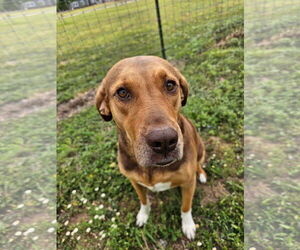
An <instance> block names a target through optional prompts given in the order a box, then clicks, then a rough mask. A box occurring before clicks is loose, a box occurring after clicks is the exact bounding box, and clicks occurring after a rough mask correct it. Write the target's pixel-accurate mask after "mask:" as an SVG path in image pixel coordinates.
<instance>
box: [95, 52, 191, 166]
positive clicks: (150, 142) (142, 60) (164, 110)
mask: <svg viewBox="0 0 300 250" xmlns="http://www.w3.org/2000/svg"><path fill="white" fill-rule="evenodd" d="M187 96H188V85H187V82H186V80H185V78H184V77H183V76H182V75H181V74H180V72H179V71H178V70H177V69H176V68H174V67H173V66H172V65H171V64H169V63H168V62H167V61H165V60H163V59H161V58H159V57H154V56H139V57H132V58H127V59H124V60H122V61H120V62H118V63H117V64H115V65H114V66H113V67H112V68H111V69H110V70H109V72H108V73H107V75H106V77H105V78H104V80H103V81H102V83H101V85H100V87H99V89H98V91H97V95H96V106H97V109H98V111H99V113H100V115H101V116H102V117H103V119H104V120H106V121H109V120H111V119H112V118H113V119H114V121H115V122H116V125H117V127H118V128H119V129H120V131H121V133H122V134H123V135H124V136H125V137H126V140H127V142H128V143H129V146H130V147H131V149H132V153H133V154H134V157H135V159H136V160H137V163H138V164H139V165H140V166H143V167H149V166H161V167H164V166H169V165H171V164H173V163H174V162H176V161H178V160H180V159H181V158H182V156H183V136H182V131H181V129H180V126H179V110H180V108H181V106H183V105H185V103H186V99H187Z"/></svg>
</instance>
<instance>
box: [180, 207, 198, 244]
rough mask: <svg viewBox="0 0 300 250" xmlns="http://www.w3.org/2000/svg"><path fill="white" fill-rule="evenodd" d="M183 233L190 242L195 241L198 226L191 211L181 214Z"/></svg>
mask: <svg viewBox="0 0 300 250" xmlns="http://www.w3.org/2000/svg"><path fill="white" fill-rule="evenodd" d="M181 219H182V231H183V233H184V234H185V236H186V237H187V238H188V239H189V240H193V239H194V238H195V234H196V225H195V223H194V220H193V217H192V213H191V211H189V212H187V213H184V212H181Z"/></svg>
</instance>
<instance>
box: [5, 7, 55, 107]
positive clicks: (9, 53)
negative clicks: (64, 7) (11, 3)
mask: <svg viewBox="0 0 300 250" xmlns="http://www.w3.org/2000/svg"><path fill="white" fill-rule="evenodd" d="M42 11H43V12H45V13H44V14H43V13H42ZM26 15H33V16H26ZM0 18H1V20H0V30H1V34H2V37H1V47H2V49H1V52H0V58H1V61H2V64H1V70H0V82H1V84H0V92H1V95H0V105H2V104H5V103H8V102H14V101H19V100H21V99H23V98H28V97H30V96H32V95H33V94H34V93H39V92H44V91H47V90H51V89H53V88H55V85H54V81H55V67H54V66H55V55H56V51H55V28H54V24H55V8H54V7H51V8H45V9H42V10H41V9H36V10H31V11H24V12H22V11H19V12H13V13H1V15H0Z"/></svg>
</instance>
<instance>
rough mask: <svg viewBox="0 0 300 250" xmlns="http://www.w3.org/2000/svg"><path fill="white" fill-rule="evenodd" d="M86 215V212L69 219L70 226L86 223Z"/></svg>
mask: <svg viewBox="0 0 300 250" xmlns="http://www.w3.org/2000/svg"><path fill="white" fill-rule="evenodd" d="M88 218H89V216H88V214H87V212H82V213H80V214H76V215H74V216H73V217H72V218H71V219H70V224H71V225H75V224H78V223H81V222H84V221H88Z"/></svg>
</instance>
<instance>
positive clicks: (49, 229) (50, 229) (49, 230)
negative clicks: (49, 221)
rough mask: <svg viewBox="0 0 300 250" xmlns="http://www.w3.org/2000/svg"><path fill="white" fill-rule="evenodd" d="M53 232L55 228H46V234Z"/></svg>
mask: <svg viewBox="0 0 300 250" xmlns="http://www.w3.org/2000/svg"><path fill="white" fill-rule="evenodd" d="M54 231H55V228H54V227H50V228H48V230H47V232H48V233H53V232H54Z"/></svg>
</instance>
